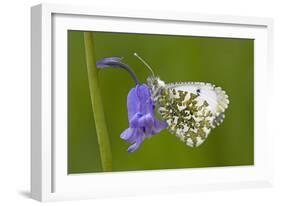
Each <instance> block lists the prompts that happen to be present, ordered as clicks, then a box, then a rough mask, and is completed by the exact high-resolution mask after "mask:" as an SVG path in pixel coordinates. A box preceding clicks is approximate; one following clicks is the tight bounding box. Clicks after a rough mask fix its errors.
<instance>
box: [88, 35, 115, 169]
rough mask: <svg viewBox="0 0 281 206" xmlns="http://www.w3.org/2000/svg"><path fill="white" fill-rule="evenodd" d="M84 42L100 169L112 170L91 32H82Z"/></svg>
mask: <svg viewBox="0 0 281 206" xmlns="http://www.w3.org/2000/svg"><path fill="white" fill-rule="evenodd" d="M84 43H85V52H86V63H87V71H88V79H89V87H90V96H91V102H92V109H93V113H94V119H95V124H96V131H97V138H98V144H99V150H100V156H101V163H102V169H103V171H112V157H111V149H110V142H109V137H108V131H107V127H106V122H105V116H104V112H103V105H102V100H101V94H100V89H99V81H98V69H97V68H96V63H95V52H94V40H93V36H92V33H91V32H84Z"/></svg>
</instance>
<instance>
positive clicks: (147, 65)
mask: <svg viewBox="0 0 281 206" xmlns="http://www.w3.org/2000/svg"><path fill="white" fill-rule="evenodd" d="M134 56H136V57H137V58H138V59H139V60H141V62H142V63H143V64H144V65H145V66H146V67H147V68H148V69H149V70H150V71H151V73H152V75H153V76H155V75H154V72H153V70H152V68H151V67H150V66H149V64H148V63H146V61H144V60H143V59H142V58H141V57H140V56H139V55H138V54H137V53H136V52H135V53H134Z"/></svg>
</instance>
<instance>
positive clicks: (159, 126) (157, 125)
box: [154, 119, 168, 133]
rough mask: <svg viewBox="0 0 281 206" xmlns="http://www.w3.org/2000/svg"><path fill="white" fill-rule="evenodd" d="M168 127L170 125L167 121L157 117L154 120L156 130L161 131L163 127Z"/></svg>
mask: <svg viewBox="0 0 281 206" xmlns="http://www.w3.org/2000/svg"><path fill="white" fill-rule="evenodd" d="M167 127H168V124H167V122H164V121H159V120H157V119H155V122H154V131H155V132H156V133H159V132H161V131H162V130H163V129H166V128H167Z"/></svg>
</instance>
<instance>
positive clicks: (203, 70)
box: [68, 31, 254, 173]
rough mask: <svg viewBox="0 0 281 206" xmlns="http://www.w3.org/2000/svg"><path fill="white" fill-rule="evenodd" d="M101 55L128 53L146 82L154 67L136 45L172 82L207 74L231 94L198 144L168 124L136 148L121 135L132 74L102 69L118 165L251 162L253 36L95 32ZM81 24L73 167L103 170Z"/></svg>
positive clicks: (72, 103)
mask: <svg viewBox="0 0 281 206" xmlns="http://www.w3.org/2000/svg"><path fill="white" fill-rule="evenodd" d="M93 37H94V42H95V53H96V59H97V60H99V59H102V58H104V57H112V56H115V57H116V56H118V57H124V62H126V63H127V64H129V65H130V66H131V67H132V68H133V69H134V71H135V73H136V74H137V76H138V78H139V79H140V80H141V81H142V82H145V81H146V78H147V77H148V75H149V71H148V70H147V69H146V68H145V67H144V65H143V64H142V63H141V62H140V61H139V60H138V59H136V57H134V56H133V53H134V52H137V53H138V54H139V55H140V56H141V57H142V58H144V59H145V60H146V61H147V62H148V63H149V64H150V66H151V67H152V68H153V69H154V72H155V73H156V74H157V75H158V76H160V78H161V79H162V80H164V81H165V82H167V83H170V82H177V81H200V82H210V83H213V84H215V85H217V86H221V87H222V88H223V89H224V90H225V91H226V92H227V94H228V95H229V98H230V105H229V108H228V110H227V111H226V118H225V121H224V123H223V124H221V125H220V126H219V127H218V128H216V129H214V130H213V131H212V132H211V133H210V135H209V137H208V139H207V140H206V141H205V142H204V143H203V144H202V145H201V146H200V147H198V148H190V147H188V146H186V145H185V144H184V143H183V142H181V141H180V140H179V139H178V138H177V137H175V136H173V135H171V134H170V133H169V132H168V131H163V132H161V133H159V134H157V135H155V136H154V137H152V138H151V139H146V140H145V141H144V142H143V144H142V145H141V147H140V148H139V149H138V150H137V151H136V152H134V153H128V152H127V148H128V147H129V144H128V143H127V142H125V141H123V140H122V139H120V137H119V136H120V134H121V133H122V132H123V130H125V129H126V128H127V127H128V119H127V108H126V98H127V94H128V92H129V90H130V89H131V88H132V87H134V86H135V85H134V82H133V80H132V79H131V77H130V76H129V74H128V73H127V72H126V71H125V70H121V69H108V70H103V71H100V72H99V79H100V87H101V88H100V89H101V94H102V101H103V104H104V111H105V116H106V122H107V127H108V130H109V136H110V141H111V148H112V156H113V171H130V170H151V169H175V168H194V167H214V166H237V165H252V164H254V134H253V124H254V123H253V118H254V117H253V115H254V113H253V110H254V105H253V98H254V97H253V94H254V93H253V89H254V88H253V83H254V82H253V81H254V80H253V76H254V71H253V70H254V56H253V52H254V40H251V39H232V38H209V37H192V36H168V35H151V34H127V33H109V32H93ZM84 50H85V48H84V39H83V32H80V31H69V32H68V173H88V172H101V171H102V169H101V163H100V156H99V148H98V144H97V137H96V132H95V124H94V118H93V113H92V108H91V101H90V93H89V85H88V77H87V69H86V61H85V51H84Z"/></svg>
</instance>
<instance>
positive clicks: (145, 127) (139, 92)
mask: <svg viewBox="0 0 281 206" xmlns="http://www.w3.org/2000/svg"><path fill="white" fill-rule="evenodd" d="M154 108H155V106H154V104H153V102H152V100H151V92H150V90H149V88H148V86H147V85H145V84H141V85H137V86H136V87H135V88H132V89H131V90H130V92H129V94H128V97H127V109H128V118H129V128H128V129H126V130H125V131H124V132H123V133H122V134H121V138H122V139H123V140H126V141H127V142H129V143H131V144H132V145H131V146H130V147H129V148H128V152H134V151H135V150H137V149H138V148H139V146H140V145H141V143H142V142H143V140H144V139H145V138H148V137H151V136H153V135H155V134H157V133H159V132H161V131H162V130H163V129H165V128H167V126H168V125H167V123H166V122H162V121H159V120H158V119H156V118H155V114H154Z"/></svg>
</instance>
